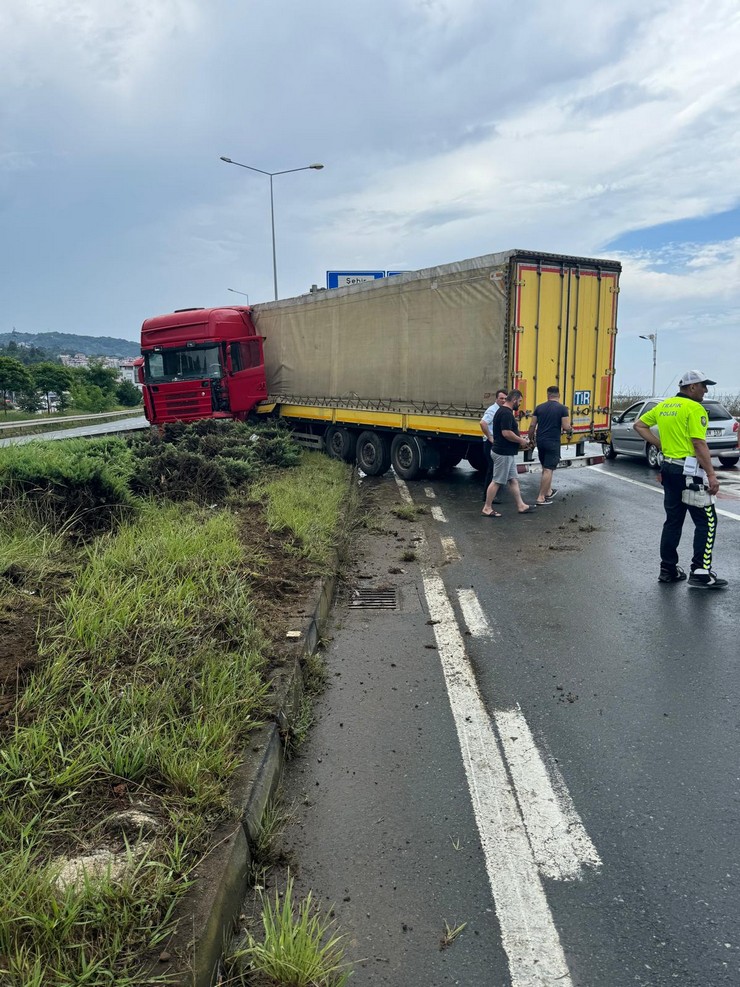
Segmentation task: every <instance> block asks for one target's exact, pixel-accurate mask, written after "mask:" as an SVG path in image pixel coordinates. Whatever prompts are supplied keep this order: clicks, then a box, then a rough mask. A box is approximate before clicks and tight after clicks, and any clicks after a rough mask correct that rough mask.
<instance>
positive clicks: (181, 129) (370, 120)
mask: <svg viewBox="0 0 740 987" xmlns="http://www.w3.org/2000/svg"><path fill="white" fill-rule="evenodd" d="M739 60H740V4H738V2H737V0H712V2H708V0H671V2H668V0H620V3H618V4H604V5H595V4H587V3H585V2H575V0H560V2H559V3H557V4H553V3H549V2H547V3H546V2H543V0H529V3H526V4H519V3H516V4H515V3H512V2H504V0H373V2H372V3H369V2H367V0H354V3H347V2H340V0H312V2H311V3H305V2H302V0H3V2H2V4H1V5H0V229H1V230H2V237H1V239H0V263H1V265H2V268H1V269H2V273H1V274H0V279H1V280H0V284H1V285H2V304H1V305H0V332H4V331H9V330H10V329H12V328H13V327H14V326H15V327H16V328H17V329H18V330H19V331H22V332H36V331H45V330H50V329H53V330H59V331H63V332H79V333H83V334H91V335H113V336H121V337H125V338H128V339H136V338H137V336H138V329H139V327H140V325H141V322H142V320H143V319H144V318H146V317H148V316H150V315H153V314H156V313H160V312H167V311H171V310H172V309H174V308H184V307H186V306H190V305H205V306H210V305H218V304H224V303H229V302H235V301H244V300H245V299H243V298H240V297H239V296H238V295H235V294H233V293H232V292H230V291H229V290H228V289H229V288H232V289H235V290H236V291H241V292H244V293H246V294H248V296H249V300H250V301H251V302H258V301H266V300H270V299H271V298H272V295H273V284H272V254H271V241H270V198H269V179H268V178H267V177H265V176H263V175H259V174H256V173H253V172H250V171H247V170H244V169H242V168H236V167H234V166H232V165H229V164H225V163H224V162H222V161H220V160H219V157H220V156H221V155H225V156H227V157H231V158H233V159H234V160H236V161H241V162H243V163H245V164H249V165H252V166H254V167H256V168H261V169H263V170H265V171H279V170H283V169H289V168H299V167H302V166H304V165H308V164H311V163H314V162H321V163H323V164H324V166H325V167H324V169H323V170H322V171H311V170H308V171H300V172H297V173H295V174H288V175H281V176H277V177H276V178H275V179H274V191H275V218H276V238H277V265H278V281H279V290H280V295H281V296H282V297H287V296H289V295H295V294H300V293H302V292H304V291H306V290H308V288H309V287H310V285H311V284H314V283H315V284H319V285H323V284H324V283H325V276H326V271H327V270H328V269H342V270H356V269H365V268H367V269H392V270H413V269H417V268H422V267H428V266H431V265H435V264H444V263H449V262H451V261H455V260H461V259H463V258H467V257H474V256H477V255H479V254H486V253H493V252H497V251H500V250H507V249H509V248H512V247H521V248H525V249H537V250H544V251H549V252H553V253H568V254H577V255H583V256H591V257H608V258H616V259H619V260H621V262H622V264H623V265H624V273H623V280H622V291H621V295H620V316H619V325H620V336H619V341H618V358H617V386H618V388H621V389H628V388H635V389H638V390H642V389H646V388H649V385H650V380H651V374H652V348H651V344H650V343H649V342H648V341H645V340H641V339H639V336H640V334H647V333H650V332H656V331H657V332H658V376H657V391H658V392H659V393H661V392H663V391H672V390H673V389H674V387H675V384H676V380H677V378H678V376H680V373H681V372H682V370H684V369H688V368H689V367H698V369H700V370H702V371H703V372H705V373H707V374H708V375H711V376H715V377H716V379H717V380H718V382H719V386H718V388H717V390H718V391H723V392H726V393H737V392H740V345H739V340H738V330H739V329H740V225H739V223H738V220H739V219H740V181H739V180H738V178H739V176H740V71H739V66H738V61H739Z"/></svg>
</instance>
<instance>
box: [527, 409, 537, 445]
mask: <svg viewBox="0 0 740 987" xmlns="http://www.w3.org/2000/svg"><path fill="white" fill-rule="evenodd" d="M536 431H537V415H532V421H531V422H530V423H529V431H528V432H527V435H528V436H529V441H530V443H531V444H532V445H534V436H535V433H536Z"/></svg>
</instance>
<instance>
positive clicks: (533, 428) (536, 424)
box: [529, 385, 573, 507]
mask: <svg viewBox="0 0 740 987" xmlns="http://www.w3.org/2000/svg"><path fill="white" fill-rule="evenodd" d="M561 432H567V433H568V435H572V434H573V427H572V425H571V423H570V412H569V411H568V409H567V408H566V407H565V405H564V404H561V403H560V389H559V388H558V387H556V386H555V385H553V386H552V387H548V388H547V401H545V402H543V403H542V404H538V405H537V407H536V408H535V409H534V415H532V421H531V424H530V426H529V441H530V442H531V443H532V444H534V441H535V434H536V436H537V455H538V456H539V459H540V463H541V464H542V478H541V480H540V492H539V494H538V495H537V506H538V507H547V505H548V504H551V503H552V498H553V497H554V496H555V494H556V493H557V490H553V489H552V474H553V470H556V469H557V468H558V463H559V462H560V433H561Z"/></svg>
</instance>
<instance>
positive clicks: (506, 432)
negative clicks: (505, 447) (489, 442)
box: [501, 428, 529, 447]
mask: <svg viewBox="0 0 740 987" xmlns="http://www.w3.org/2000/svg"><path fill="white" fill-rule="evenodd" d="M501 434H502V435H503V437H504V438H505V439H508V440H509V442H518V443H519V445H520V446H522V447H525V446H528V445H529V439H528V438H527V436H526V435H517V434H516V432H512V431H511V429H509V428H502V429H501Z"/></svg>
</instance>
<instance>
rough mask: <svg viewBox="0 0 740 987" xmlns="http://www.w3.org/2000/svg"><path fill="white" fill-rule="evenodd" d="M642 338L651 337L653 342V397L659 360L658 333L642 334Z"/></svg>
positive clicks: (653, 395)
mask: <svg viewBox="0 0 740 987" xmlns="http://www.w3.org/2000/svg"><path fill="white" fill-rule="evenodd" d="M640 339H649V340H650V342H651V343H652V344H653V389H652V391H651V392H650V396H651V397H655V367H656V365H657V362H658V333H657V332H651V333H648V335H647V336H640Z"/></svg>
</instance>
